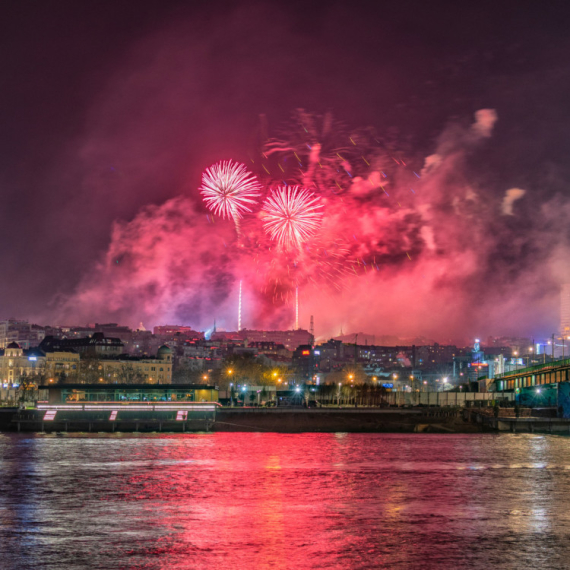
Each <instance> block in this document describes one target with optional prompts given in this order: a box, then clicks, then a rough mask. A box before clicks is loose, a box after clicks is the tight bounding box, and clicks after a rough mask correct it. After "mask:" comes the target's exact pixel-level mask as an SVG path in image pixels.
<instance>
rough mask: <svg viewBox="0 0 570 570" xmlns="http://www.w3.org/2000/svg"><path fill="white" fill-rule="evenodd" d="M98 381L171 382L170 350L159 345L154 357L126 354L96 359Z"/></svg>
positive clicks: (110, 382)
mask: <svg viewBox="0 0 570 570" xmlns="http://www.w3.org/2000/svg"><path fill="white" fill-rule="evenodd" d="M96 363H97V365H98V367H99V369H100V370H101V376H100V381H101V382H106V383H109V384H117V383H122V382H127V383H131V382H135V381H136V382H140V383H143V382H147V383H149V384H171V383H172V350H171V349H170V348H168V346H161V347H160V348H159V349H158V352H157V355H156V357H152V356H143V357H138V356H128V355H126V354H122V355H120V356H119V357H117V358H115V357H106V358H101V359H100V360H98V361H97V362H96Z"/></svg>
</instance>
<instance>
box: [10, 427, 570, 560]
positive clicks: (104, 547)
mask: <svg viewBox="0 0 570 570" xmlns="http://www.w3.org/2000/svg"><path fill="white" fill-rule="evenodd" d="M569 539H570V439H568V438H563V437H556V436H532V435H427V434H426V435H424V434H417V435H386V434H378V435H376V434H302V435H283V434H244V433H234V434H224V433H217V434H203V435H201V434H195V435H147V436H144V435H138V436H137V435H119V434H117V435H114V436H96V435H95V436H90V437H84V436H79V435H75V436H72V435H69V436H66V437H56V436H48V435H39V434H38V435H15V434H0V568H2V569H3V570H11V569H18V570H20V569H27V568H30V569H34V570H36V569H42V568H54V569H60V568H102V569H111V568H145V569H150V568H153V569H154V568H164V569H168V570H170V569H177V568H192V569H201V568H224V569H233V568H236V569H238V568H239V569H255V568H276V569H304V568H391V569H392V568H395V569H398V568H406V569H416V568H417V569H420V568H421V569H426V568H438V569H439V568H443V569H447V568H450V569H451V568H453V569H456V568H461V567H464V568H485V569H486V568H509V569H510V568H521V569H522V568H534V569H544V568H570V540H569Z"/></svg>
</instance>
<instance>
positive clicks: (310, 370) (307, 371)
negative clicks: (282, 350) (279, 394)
mask: <svg viewBox="0 0 570 570" xmlns="http://www.w3.org/2000/svg"><path fill="white" fill-rule="evenodd" d="M320 355H321V351H320V350H319V349H318V348H317V349H314V348H313V347H312V345H310V344H302V345H301V346H299V347H297V348H296V350H295V352H294V353H293V369H294V370H295V372H296V373H297V376H298V377H299V378H302V379H303V380H312V379H313V376H314V375H315V374H316V372H318V370H319V360H320Z"/></svg>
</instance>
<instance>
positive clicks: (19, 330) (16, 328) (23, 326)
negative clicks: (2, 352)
mask: <svg viewBox="0 0 570 570" xmlns="http://www.w3.org/2000/svg"><path fill="white" fill-rule="evenodd" d="M44 336H45V330H44V327H40V326H38V325H31V324H30V323H29V322H28V321H18V320H16V319H8V320H7V321H0V348H6V347H7V346H8V345H9V344H10V343H13V342H15V343H17V344H18V345H19V346H20V347H21V348H23V349H27V348H30V347H31V346H38V344H40V342H41V341H42V340H43V338H44Z"/></svg>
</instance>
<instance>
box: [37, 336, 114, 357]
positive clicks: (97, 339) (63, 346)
mask: <svg viewBox="0 0 570 570" xmlns="http://www.w3.org/2000/svg"><path fill="white" fill-rule="evenodd" d="M40 348H41V349H42V350H44V351H50V352H57V351H59V352H65V351H69V350H72V351H74V352H79V353H82V354H83V353H85V354H90V355H92V356H117V355H119V354H122V353H123V343H122V341H121V340H120V339H118V338H106V337H105V335H104V333H102V332H96V333H93V335H92V336H88V337H84V338H54V337H53V336H46V337H45V338H44V340H42V342H41V343H40Z"/></svg>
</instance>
